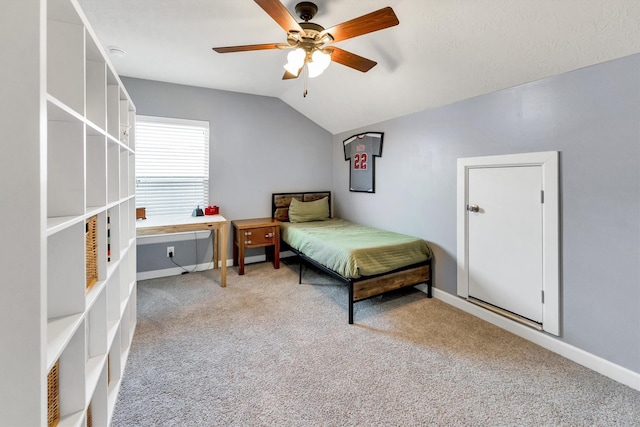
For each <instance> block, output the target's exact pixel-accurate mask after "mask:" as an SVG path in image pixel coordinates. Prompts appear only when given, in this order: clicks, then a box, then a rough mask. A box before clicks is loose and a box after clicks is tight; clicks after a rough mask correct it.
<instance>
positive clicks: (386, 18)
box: [320, 7, 400, 42]
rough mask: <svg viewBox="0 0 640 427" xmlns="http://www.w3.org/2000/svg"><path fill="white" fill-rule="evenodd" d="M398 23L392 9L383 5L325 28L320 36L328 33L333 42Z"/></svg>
mask: <svg viewBox="0 0 640 427" xmlns="http://www.w3.org/2000/svg"><path fill="white" fill-rule="evenodd" d="M399 23H400V21H398V17H397V16H396V14H395V13H394V12H393V9H391V8H390V7H385V8H383V9H380V10H376V11H375V12H371V13H368V14H366V15H362V16H361V17H359V18H355V19H352V20H350V21H347V22H343V23H342V24H338V25H336V26H334V27H331V28H327V29H326V30H324V31H322V32H321V33H320V38H322V36H324V35H325V34H330V35H331V37H333V41H334V42H339V41H342V40H346V39H350V38H352V37H356V36H361V35H363V34H367V33H372V32H374V31H379V30H384V29H385V28H389V27H393V26H394V25H398V24H399Z"/></svg>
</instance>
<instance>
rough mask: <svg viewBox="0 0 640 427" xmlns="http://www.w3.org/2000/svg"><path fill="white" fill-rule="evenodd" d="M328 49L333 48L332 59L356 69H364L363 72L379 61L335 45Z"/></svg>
mask: <svg viewBox="0 0 640 427" xmlns="http://www.w3.org/2000/svg"><path fill="white" fill-rule="evenodd" d="M327 49H332V50H333V53H332V54H331V61H333V62H337V63H338V64H342V65H346V66H347V67H350V68H353V69H354V70H358V71H362V72H363V73H366V72H367V71H369V70H370V69H372V68H373V67H375V66H376V64H377V62H375V61H372V60H370V59H367V58H364V57H362V56H359V55H356V54H355V53H351V52H347V51H346V50H343V49H340V48H337V47H334V46H331V47H330V48H327Z"/></svg>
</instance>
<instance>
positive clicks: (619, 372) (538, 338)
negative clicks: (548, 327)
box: [416, 285, 640, 391]
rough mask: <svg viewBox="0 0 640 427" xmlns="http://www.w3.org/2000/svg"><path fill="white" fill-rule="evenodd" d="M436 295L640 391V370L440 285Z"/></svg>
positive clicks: (452, 304)
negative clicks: (460, 295) (506, 315)
mask: <svg viewBox="0 0 640 427" xmlns="http://www.w3.org/2000/svg"><path fill="white" fill-rule="evenodd" d="M416 288H418V289H420V290H421V291H423V292H426V286H423V285H419V286H416ZM433 297H434V298H437V299H439V300H440V301H442V302H444V303H446V304H449V305H451V306H453V307H456V308H459V309H460V310H462V311H465V312H467V313H469V314H471V315H473V316H476V317H478V318H480V319H482V320H485V321H487V322H489V323H491V324H493V325H495V326H498V327H499V328H502V329H505V330H507V331H509V332H511V333H513V334H515V335H517V336H519V337H521V338H524V339H526V340H528V341H531V342H533V343H534V344H537V345H539V346H540V347H543V348H546V349H547V350H549V351H552V352H554V353H556V354H559V355H560V356H562V357H566V358H567V359H569V360H571V361H573V362H576V363H578V364H580V365H582V366H585V367H587V368H589V369H592V370H594V371H596V372H598V373H600V374H602V375H604V376H606V377H609V378H611V379H612V380H615V381H617V382H619V383H622V384H624V385H626V386H629V387H631V388H633V389H634V390H638V391H640V373H638V372H634V371H632V370H630V369H627V368H624V367H622V366H620V365H616V364H615V363H613V362H610V361H608V360H606V359H603V358H601V357H599V356H596V355H594V354H591V353H588V352H586V351H584V350H582V349H579V348H577V347H574V346H572V345H570V344H567V343H565V342H562V341H560V340H559V339H557V338H556V337H554V336H551V335H548V334H546V333H545V332H541V331H537V330H535V329H532V328H529V327H527V326H525V325H522V324H520V323H518V322H515V321H513V320H510V319H508V318H506V317H503V316H500V315H498V314H496V313H494V312H492V311H489V310H485V309H483V308H481V307H479V306H477V305H475V304H472V303H470V302H468V301H467V300H465V299H463V298H460V297H458V296H455V295H451V294H449V293H447V292H444V291H441V290H439V289H437V288H433Z"/></svg>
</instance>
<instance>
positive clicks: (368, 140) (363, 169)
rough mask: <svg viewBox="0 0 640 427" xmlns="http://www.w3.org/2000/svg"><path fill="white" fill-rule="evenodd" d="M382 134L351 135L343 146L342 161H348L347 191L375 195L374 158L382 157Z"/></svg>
mask: <svg viewBox="0 0 640 427" xmlns="http://www.w3.org/2000/svg"><path fill="white" fill-rule="evenodd" d="M383 136H384V133H382V132H365V133H361V134H359V135H353V136H351V137H349V138H347V139H345V140H344V141H342V143H343V144H344V160H345V161H347V160H348V161H349V162H350V163H349V191H358V192H362V193H375V192H376V181H375V158H376V157H380V156H382V138H383Z"/></svg>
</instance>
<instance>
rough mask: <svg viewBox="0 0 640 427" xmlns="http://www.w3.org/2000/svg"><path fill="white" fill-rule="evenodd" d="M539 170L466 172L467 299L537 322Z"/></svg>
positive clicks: (539, 316)
mask: <svg viewBox="0 0 640 427" xmlns="http://www.w3.org/2000/svg"><path fill="white" fill-rule="evenodd" d="M542 180H543V175H542V167H541V166H539V165H534V166H509V167H477V168H473V167H472V168H470V169H469V170H468V184H467V185H468V187H467V189H468V194H467V197H468V198H467V200H468V208H467V209H468V211H467V215H468V242H467V244H468V259H467V262H468V274H469V277H468V283H469V297H472V298H475V299H478V300H481V301H484V302H486V303H489V304H491V305H493V306H496V307H499V308H502V309H504V310H507V311H509V312H511V313H515V314H517V315H519V316H522V317H524V318H526V319H530V320H532V321H534V322H536V323H540V324H541V323H542V315H543V302H542V289H543V252H542V251H543V235H542V230H543V212H542V208H543V205H542V188H543V187H542Z"/></svg>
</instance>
